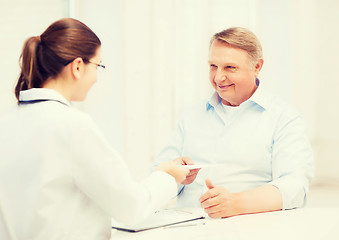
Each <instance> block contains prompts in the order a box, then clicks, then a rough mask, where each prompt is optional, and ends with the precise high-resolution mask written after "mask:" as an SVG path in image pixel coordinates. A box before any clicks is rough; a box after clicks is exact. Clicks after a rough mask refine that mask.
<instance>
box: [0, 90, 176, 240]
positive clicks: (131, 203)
mask: <svg viewBox="0 0 339 240" xmlns="http://www.w3.org/2000/svg"><path fill="white" fill-rule="evenodd" d="M20 103H21V104H20V105H19V106H17V107H16V108H14V109H12V110H11V111H10V112H8V113H6V114H4V115H2V116H1V117H0V133H1V134H0V143H1V144H0V154H1V155H0V230H3V231H5V233H4V234H7V235H8V236H11V235H12V236H13V235H15V237H16V239H25V240H31V239H32V240H33V239H34V240H40V239H41V240H42V239H43V240H46V239H50V240H53V239H55V240H56V239H58V240H61V239H72V240H75V239H76V240H86V239H91V240H93V239H98V240H100V239H105V240H107V239H110V233H111V218H112V217H113V218H114V219H116V220H118V221H122V222H125V223H133V222H137V221H139V220H141V219H143V218H144V217H146V215H147V214H148V213H151V212H152V211H155V210H156V209H158V208H160V207H162V206H163V205H164V204H166V202H167V201H168V200H170V199H171V198H173V197H175V195H176V193H177V185H176V183H175V180H174V178H173V177H172V176H170V175H168V174H166V173H164V172H160V171H156V172H155V173H153V174H151V175H150V176H149V178H147V179H146V180H145V181H144V182H142V183H137V182H135V181H134V180H133V178H132V177H131V175H130V173H129V170H128V168H127V166H126V164H125V162H124V161H123V159H122V158H121V157H120V156H119V154H118V153H117V152H116V151H115V150H114V149H112V148H111V147H110V146H109V144H108V143H107V141H106V140H105V139H104V137H103V135H102V134H101V133H100V131H99V130H98V128H97V127H96V126H95V124H94V123H93V121H92V120H91V118H90V117H89V116H88V115H87V114H85V113H83V112H80V111H78V110H76V109H73V108H72V107H70V104H69V102H67V101H66V99H65V98H64V97H63V96H62V95H60V94H59V93H58V92H56V91H54V90H51V89H30V90H27V91H22V92H21V93H20ZM1 237H3V234H1ZM1 239H2V240H4V239H3V238H1ZM11 239H13V238H11Z"/></svg>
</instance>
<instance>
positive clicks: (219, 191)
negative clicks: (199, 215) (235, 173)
mask: <svg viewBox="0 0 339 240" xmlns="http://www.w3.org/2000/svg"><path fill="white" fill-rule="evenodd" d="M206 186H207V187H208V190H207V192H206V193H204V194H203V195H202V196H201V197H200V198H199V200H200V205H201V207H202V208H204V210H205V212H206V213H207V214H208V216H210V217H211V218H223V217H230V216H234V215H237V214H238V210H237V204H236V198H235V194H233V193H230V192H229V191H227V190H226V189H225V188H224V187H216V186H214V184H213V183H212V181H211V180H209V179H206Z"/></svg>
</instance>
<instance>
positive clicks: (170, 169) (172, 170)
mask: <svg viewBox="0 0 339 240" xmlns="http://www.w3.org/2000/svg"><path fill="white" fill-rule="evenodd" d="M157 170H159V171H163V172H166V173H168V174H169V175H171V176H172V177H174V178H175V181H176V182H177V183H182V182H183V181H184V180H185V179H186V177H187V175H188V174H189V170H188V169H186V168H184V167H182V165H181V164H180V163H178V162H174V161H170V162H163V163H161V164H160V165H159V166H158V167H157Z"/></svg>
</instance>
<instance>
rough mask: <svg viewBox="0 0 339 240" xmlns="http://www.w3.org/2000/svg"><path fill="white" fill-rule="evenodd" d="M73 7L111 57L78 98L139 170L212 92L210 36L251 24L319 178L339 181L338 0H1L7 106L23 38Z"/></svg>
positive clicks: (2, 84)
mask: <svg viewBox="0 0 339 240" xmlns="http://www.w3.org/2000/svg"><path fill="white" fill-rule="evenodd" d="M69 3H70V4H69ZM69 6H71V9H69ZM69 10H71V11H70V14H71V16H72V17H75V18H78V19H80V20H82V21H84V22H85V23H86V24H87V25H88V26H89V27H91V28H92V29H93V30H94V31H95V32H96V33H97V34H98V35H99V37H100V38H101V40H102V48H103V49H102V50H103V63H104V64H106V65H107V69H106V72H105V73H104V74H103V75H102V76H101V78H100V80H99V82H98V83H97V84H96V85H95V86H94V88H93V89H92V90H91V92H90V94H89V96H88V99H87V100H86V101H85V102H84V103H79V104H75V106H76V107H78V108H80V109H82V110H84V111H86V112H88V113H90V114H91V115H92V117H93V118H94V119H95V121H96V122H97V123H98V125H99V127H100V128H101V129H102V130H103V132H104V134H105V135H106V137H107V138H108V140H109V142H110V143H111V144H112V145H113V146H114V147H115V148H116V149H117V150H118V151H120V152H121V153H122V154H123V155H124V157H125V159H126V161H127V163H128V164H129V166H130V167H131V170H132V172H133V173H134V174H135V176H136V177H137V178H142V177H144V176H145V175H146V174H147V173H148V171H149V164H150V163H151V162H152V161H153V159H154V157H155V155H156V154H157V153H158V152H159V150H160V149H161V147H163V146H164V144H165V143H166V140H167V138H168V137H169V135H170V133H171V131H172V130H173V128H174V127H175V125H176V121H177V119H178V116H179V114H180V113H181V112H182V111H183V110H184V109H185V108H187V107H188V106H189V105H191V104H192V103H194V102H195V101H197V100H199V99H201V98H205V97H208V96H209V94H210V93H211V87H210V86H209V81H208V67H207V54H208V43H209V39H210V37H211V36H212V35H213V33H215V32H217V31H220V30H222V29H225V28H228V27H231V26H243V27H247V28H249V29H251V30H252V31H254V32H255V33H256V34H257V36H258V37H259V39H260V40H261V42H262V45H263V51H264V58H265V64H264V68H263V70H262V73H261V80H262V81H263V82H265V84H267V85H269V86H270V88H271V89H272V91H275V92H277V93H278V94H279V95H281V96H282V97H284V98H286V99H287V100H288V101H290V102H292V103H293V104H294V105H295V106H296V107H297V109H298V110H299V111H300V112H301V113H302V114H303V116H304V117H305V119H306V121H307V123H308V134H309V137H310V140H311V143H312V145H313V148H314V150H315V156H316V167H317V170H316V181H315V182H330V181H332V182H333V181H336V182H338V183H339V174H338V170H339V157H338V155H339V151H338V150H337V149H338V147H337V146H339V136H338V127H337V124H336V123H337V122H338V120H339V113H338V111H336V102H337V99H336V97H337V95H338V94H337V93H339V91H338V90H339V82H338V81H337V80H338V73H337V71H336V70H337V69H339V66H338V64H339V62H338V60H337V56H338V54H339V47H338V46H339V45H338V44H337V43H338V40H339V39H338V38H339V30H338V27H337V23H338V22H339V16H338V14H336V13H337V12H338V10H339V2H338V1H335V0H321V1H320V0H297V1H292V0H286V1H278V0H275V1H272V0H257V1H255V0H239V1H230V0H115V1H111V0H101V1H90V0H70V1H67V0H58V1H43V0H34V1H32V0H31V1H24V0H22V1H20V0H13V1H6V0H0V35H1V43H2V44H1V49H0V51H1V53H2V55H1V56H2V57H1V58H0V68H1V72H2V77H1V79H0V113H1V112H3V111H4V110H5V109H6V108H8V107H9V106H10V105H11V104H13V103H14V98H13V95H12V92H13V91H12V89H13V86H14V82H15V80H16V77H17V75H18V71H19V69H18V65H17V62H18V58H19V54H20V50H21V47H22V43H23V41H24V39H25V38H27V37H28V36H30V35H37V34H40V33H41V32H42V31H43V30H44V29H45V28H46V27H47V25H48V24H50V23H51V22H52V21H54V20H57V19H58V18H61V17H65V16H67V15H68V14H69Z"/></svg>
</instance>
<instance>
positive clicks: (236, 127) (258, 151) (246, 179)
mask: <svg viewBox="0 0 339 240" xmlns="http://www.w3.org/2000/svg"><path fill="white" fill-rule="evenodd" d="M228 108H231V107H228V106H227V107H226V108H224V107H223V106H222V103H221V99H220V97H219V95H218V94H217V92H215V93H214V94H213V95H212V97H211V99H210V100H209V101H207V102H206V101H204V102H201V103H198V104H197V105H195V106H193V107H192V108H191V109H189V110H188V111H186V112H185V113H184V114H183V115H182V116H181V118H180V120H179V123H178V126H177V128H176V130H175V131H174V133H173V135H172V137H171V139H170V141H169V143H168V145H167V146H165V148H164V149H163V150H162V151H161V152H160V153H159V155H158V157H157V159H156V162H155V165H158V164H159V163H160V162H162V161H166V160H167V161H168V160H173V159H176V158H178V157H181V156H187V157H191V158H192V160H193V161H194V162H195V163H196V164H209V166H210V167H207V168H203V169H201V170H200V172H199V173H198V175H197V178H196V180H195V181H194V182H193V183H192V184H190V185H185V186H181V188H180V189H181V192H180V194H179V195H178V199H177V206H178V207H198V206H200V203H199V200H198V199H199V197H200V196H201V195H202V194H203V193H205V192H206V187H205V179H206V178H210V179H211V180H212V182H213V183H214V185H220V186H223V187H225V188H226V189H228V190H229V191H231V192H242V191H246V190H249V189H253V188H257V187H259V186H262V185H265V184H271V185H274V186H276V187H277V188H278V189H279V190H280V192H281V194H282V200H283V209H290V208H295V207H300V206H303V205H304V203H305V200H306V197H307V193H308V187H309V183H310V181H311V179H312V177H313V153H312V149H311V147H310V143H309V141H308V138H307V136H306V133H305V123H304V120H303V119H302V117H301V116H300V115H299V114H298V113H297V111H295V110H294V109H293V108H292V107H290V106H289V105H288V104H287V103H285V102H283V101H282V100H281V99H280V98H278V97H275V96H272V95H269V94H268V93H267V92H265V90H264V88H263V87H262V86H261V85H260V87H258V89H257V90H256V92H255V93H254V94H253V95H252V97H251V98H250V99H248V100H247V101H245V102H243V103H242V104H241V105H239V106H238V107H234V109H231V110H230V109H228ZM230 111H232V113H231V114H230Z"/></svg>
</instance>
